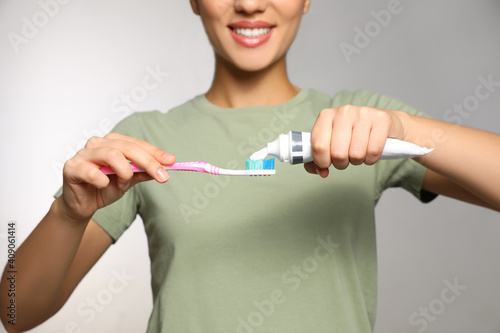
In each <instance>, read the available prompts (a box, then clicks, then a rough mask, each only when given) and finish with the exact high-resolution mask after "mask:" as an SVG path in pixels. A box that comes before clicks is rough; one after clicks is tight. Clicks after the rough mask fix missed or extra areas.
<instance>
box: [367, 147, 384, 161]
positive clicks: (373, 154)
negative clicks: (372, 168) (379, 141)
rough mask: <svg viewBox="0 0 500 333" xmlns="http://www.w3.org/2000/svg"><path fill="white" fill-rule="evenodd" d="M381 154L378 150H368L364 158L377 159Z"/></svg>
mask: <svg viewBox="0 0 500 333" xmlns="http://www.w3.org/2000/svg"><path fill="white" fill-rule="evenodd" d="M381 153H382V150H381V149H379V148H368V149H367V151H366V157H367V158H369V159H373V158H377V157H378V156H379V155H380V154H381Z"/></svg>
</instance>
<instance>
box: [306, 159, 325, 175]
mask: <svg viewBox="0 0 500 333" xmlns="http://www.w3.org/2000/svg"><path fill="white" fill-rule="evenodd" d="M304 169H305V170H306V171H307V172H309V173H311V174H315V175H319V176H320V177H321V178H326V177H328V175H329V173H330V171H329V170H328V169H321V168H319V167H318V166H317V165H316V164H314V162H308V163H304Z"/></svg>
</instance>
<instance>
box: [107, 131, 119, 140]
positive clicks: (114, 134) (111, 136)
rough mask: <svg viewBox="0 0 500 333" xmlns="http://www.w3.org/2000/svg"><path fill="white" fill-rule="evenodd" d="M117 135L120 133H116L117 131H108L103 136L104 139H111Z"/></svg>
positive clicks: (117, 136)
mask: <svg viewBox="0 0 500 333" xmlns="http://www.w3.org/2000/svg"><path fill="white" fill-rule="evenodd" d="M119 137H120V134H118V133H116V132H110V133H108V134H106V135H105V136H104V138H106V139H111V140H114V139H117V138H119Z"/></svg>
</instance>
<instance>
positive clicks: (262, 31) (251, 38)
mask: <svg viewBox="0 0 500 333" xmlns="http://www.w3.org/2000/svg"><path fill="white" fill-rule="evenodd" d="M228 28H229V31H230V33H231V36H232V37H233V39H234V40H235V41H236V42H237V43H238V44H239V45H241V46H244V47H248V48H253V47H258V46H261V45H263V44H265V43H266V42H267V41H268V40H269V38H271V35H272V33H273V31H274V28H275V26H274V25H272V24H271V23H268V22H264V21H238V22H234V23H231V24H230V25H228Z"/></svg>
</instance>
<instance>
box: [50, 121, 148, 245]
mask: <svg viewBox="0 0 500 333" xmlns="http://www.w3.org/2000/svg"><path fill="white" fill-rule="evenodd" d="M113 132H116V133H120V134H123V135H129V136H133V137H138V135H139V134H140V129H139V128H138V126H137V120H136V118H135V115H131V116H130V117H128V118H125V119H124V120H122V121H121V122H120V123H118V124H117V125H116V126H115V128H114V129H113ZM61 194H62V188H61V189H59V191H57V193H56V194H55V197H58V196H60V195H61ZM137 198H138V196H137V195H136V187H132V188H130V189H129V190H128V191H127V193H125V194H124V195H123V197H121V198H120V199H118V200H117V201H115V202H114V203H112V204H111V205H108V206H106V207H103V208H101V209H99V210H98V211H97V212H96V213H95V214H94V215H93V216H92V219H93V220H94V221H96V223H97V224H98V225H99V226H101V227H102V228H103V229H104V230H105V231H106V232H107V233H108V234H109V235H110V236H111V238H113V241H114V242H116V241H117V240H118V238H120V236H121V235H122V234H123V232H124V231H125V230H127V229H128V227H129V226H130V225H131V224H132V222H133V221H134V220H135V218H136V216H137V212H138V206H139V201H138V199H137Z"/></svg>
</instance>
